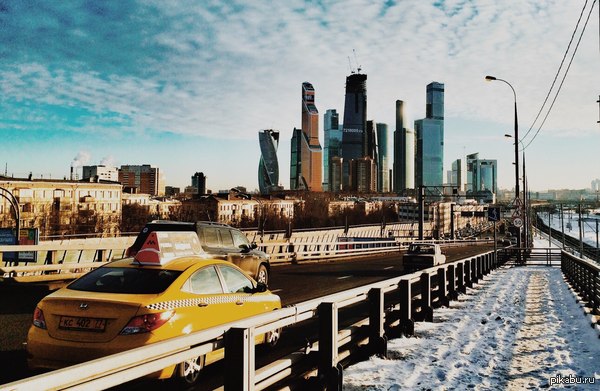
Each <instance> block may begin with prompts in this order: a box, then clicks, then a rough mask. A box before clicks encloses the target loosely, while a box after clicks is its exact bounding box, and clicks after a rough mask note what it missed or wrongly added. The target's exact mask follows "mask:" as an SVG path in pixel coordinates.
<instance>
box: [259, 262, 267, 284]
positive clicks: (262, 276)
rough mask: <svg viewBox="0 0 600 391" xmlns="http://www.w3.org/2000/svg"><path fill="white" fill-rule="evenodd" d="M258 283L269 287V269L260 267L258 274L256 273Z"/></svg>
mask: <svg viewBox="0 0 600 391" xmlns="http://www.w3.org/2000/svg"><path fill="white" fill-rule="evenodd" d="M256 282H260V283H263V284H265V285H268V282H269V272H268V271H267V267H266V266H265V265H263V264H261V265H260V266H259V267H258V273H256Z"/></svg>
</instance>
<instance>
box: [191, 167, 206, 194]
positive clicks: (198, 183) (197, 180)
mask: <svg viewBox="0 0 600 391" xmlns="http://www.w3.org/2000/svg"><path fill="white" fill-rule="evenodd" d="M192 187H195V188H196V190H197V194H206V176H205V175H204V173H203V172H197V173H195V174H194V175H192Z"/></svg>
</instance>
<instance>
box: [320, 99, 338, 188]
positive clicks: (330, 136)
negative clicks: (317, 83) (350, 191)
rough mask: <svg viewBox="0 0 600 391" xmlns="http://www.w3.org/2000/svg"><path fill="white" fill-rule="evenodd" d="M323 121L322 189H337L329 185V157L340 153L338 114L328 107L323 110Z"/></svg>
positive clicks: (330, 180) (330, 181)
mask: <svg viewBox="0 0 600 391" xmlns="http://www.w3.org/2000/svg"><path fill="white" fill-rule="evenodd" d="M324 122H325V123H324V124H323V129H324V133H325V147H324V149H323V152H324V153H323V190H325V191H339V190H340V189H339V188H338V189H335V188H332V187H331V186H330V184H331V183H332V178H331V174H332V172H331V169H330V164H331V159H332V158H334V157H336V156H341V154H342V152H341V151H342V127H341V126H340V115H339V114H338V112H337V111H336V110H335V109H329V110H327V111H326V112H325V121H324Z"/></svg>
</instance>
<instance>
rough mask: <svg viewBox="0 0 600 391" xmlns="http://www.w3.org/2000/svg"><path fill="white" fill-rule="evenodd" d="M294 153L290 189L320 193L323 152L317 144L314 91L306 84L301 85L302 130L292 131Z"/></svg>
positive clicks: (317, 118) (317, 119)
mask: <svg viewBox="0 0 600 391" xmlns="http://www.w3.org/2000/svg"><path fill="white" fill-rule="evenodd" d="M294 149H295V151H294ZM294 152H295V153H296V156H295V157H296V161H295V162H294V160H293V157H292V162H291V165H290V168H291V169H292V168H295V169H296V172H295V173H294V174H292V172H291V171H290V177H292V175H294V176H295V178H294V179H292V178H290V188H291V189H293V190H295V189H306V190H310V191H321V190H322V186H323V184H322V183H321V178H322V167H323V162H322V154H323V151H322V149H321V144H320V143H319V111H318V110H317V106H315V89H314V88H313V86H312V84H310V83H308V82H304V83H302V129H301V132H300V133H299V134H298V133H297V132H296V129H294V135H293V136H292V153H294ZM294 164H295V167H294ZM294 185H295V186H294Z"/></svg>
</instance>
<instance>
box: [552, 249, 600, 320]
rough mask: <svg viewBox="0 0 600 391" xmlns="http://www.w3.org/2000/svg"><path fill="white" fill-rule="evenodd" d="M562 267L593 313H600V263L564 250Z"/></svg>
mask: <svg viewBox="0 0 600 391" xmlns="http://www.w3.org/2000/svg"><path fill="white" fill-rule="evenodd" d="M561 269H562V272H563V274H564V275H565V276H566V278H567V280H568V281H569V283H570V284H571V286H572V287H573V288H574V289H575V290H576V291H577V292H578V293H579V295H581V297H582V298H583V300H584V301H585V302H586V303H587V306H588V307H589V308H590V310H591V311H592V313H594V314H595V315H600V265H599V264H598V263H595V262H592V261H589V260H586V259H582V258H579V257H576V256H575V255H573V254H569V253H568V252H566V251H562V259H561Z"/></svg>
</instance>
